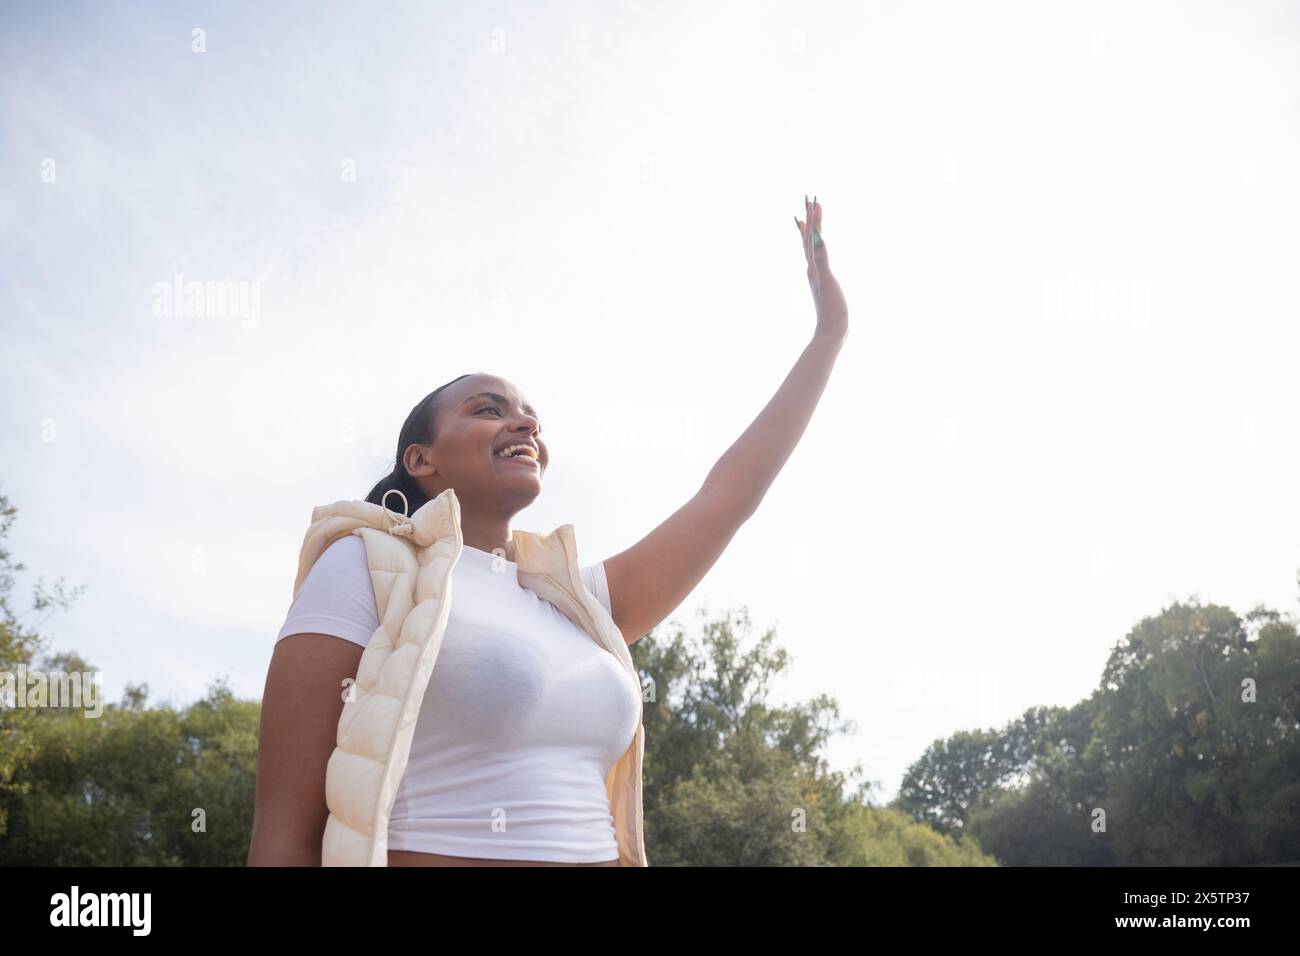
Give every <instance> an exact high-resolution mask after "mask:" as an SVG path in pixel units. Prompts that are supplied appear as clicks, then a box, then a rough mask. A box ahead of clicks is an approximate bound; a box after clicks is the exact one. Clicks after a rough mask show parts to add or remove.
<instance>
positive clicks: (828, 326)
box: [794, 196, 849, 338]
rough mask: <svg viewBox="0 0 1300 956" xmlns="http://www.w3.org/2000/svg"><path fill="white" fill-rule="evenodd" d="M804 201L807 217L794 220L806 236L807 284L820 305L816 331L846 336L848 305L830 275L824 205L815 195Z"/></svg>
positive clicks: (817, 305) (838, 336)
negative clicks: (823, 233) (823, 231)
mask: <svg viewBox="0 0 1300 956" xmlns="http://www.w3.org/2000/svg"><path fill="white" fill-rule="evenodd" d="M803 202H804V215H805V216H807V217H808V218H807V219H806V220H805V221H802V222H801V221H800V220H799V217H798V216H796V217H795V220H794V222H795V225H796V226H798V227H799V235H800V237H801V238H802V239H803V254H804V258H805V259H807V260H808V285H809V286H810V287H811V288H812V294H813V303H814V304H815V305H816V307H817V332H816V334H817V335H828V336H834V337H837V338H843V337H844V336H845V334H847V333H848V330H849V306H848V303H847V302H845V301H844V292H843V291H842V290H841V289H840V284H839V283H838V282H836V281H835V276H833V275H831V264H830V259H829V257H828V256H827V255H826V243H825V241H824V240H823V239H822V236H821V224H822V206H821V203H819V202H817V197H816V196H814V197H813V201H812V202H811V203H810V202H808V197H807V196H804V197H803Z"/></svg>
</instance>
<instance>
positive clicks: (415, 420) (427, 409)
mask: <svg viewBox="0 0 1300 956" xmlns="http://www.w3.org/2000/svg"><path fill="white" fill-rule="evenodd" d="M477 374H481V373H478V372H466V373H465V374H464V375H457V376H456V377H455V378H453V379H452V380H451V381H450V382H447V383H446V384H445V385H439V386H438V387H437V388H435V389H434V390H433V391H432V392H430V393H429V394H428V395H426V396H424V398H422V399H420V402H419V404H417V405H416V406H415V407H414V408H413V409H411V413H410V414H409V415H407V416H406V421H405V422H403V423H402V430H401V432H400V433H399V434H398V436H397V455H396V456H395V457H394V460H393V470H392V471H390V472H389V473H388V474H387V475H385V476H384V477H383V478H380V479H379V481H378V482H376V483H375V486H374V487H373V488H371V489H370V494H368V495H366V501H369V502H370V503H371V504H375V505H385V506H386V507H388V508H389V509H391V510H393V511H397V512H400V511H401V510H402V499H401V498H400V497H398V496H397V495H389V498H388V501H387V502H385V501H383V497H384V493H385V492H387V491H392V490H393V489H397V490H398V491H400V492H401V493H402V494H404V495H405V496H406V504H407V512H406V513H407V515H408V516H409V515H413V514H415V513H416V512H417V511H419V510H420V507H421V506H422V505H424V504H425V503H426V502H428V500H429V496H428V495H426V494H425V493H424V491H423V490H421V488H420V486H419V484H418V483H417V482H416V480H415V479H414V478H412V477H411V474H410V472H408V471H407V470H406V465H405V463H404V462H403V461H402V454H403V452H405V451H406V449H407V448H409V447H411V446H412V445H427V444H429V443H430V442H432V441H433V423H434V419H435V418H437V417H438V416H437V408H436V405H437V401H438V393H439V392H441V391H442V390H443V389H444V388H446V387H447V385H451V384H452V383H453V382H459V381H460V380H461V379H462V378H468V377H469V376H471V375H477Z"/></svg>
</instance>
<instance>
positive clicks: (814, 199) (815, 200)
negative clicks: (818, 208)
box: [813, 195, 817, 206]
mask: <svg viewBox="0 0 1300 956" xmlns="http://www.w3.org/2000/svg"><path fill="white" fill-rule="evenodd" d="M813 205H814V206H815V205H817V197H816V195H814V196H813Z"/></svg>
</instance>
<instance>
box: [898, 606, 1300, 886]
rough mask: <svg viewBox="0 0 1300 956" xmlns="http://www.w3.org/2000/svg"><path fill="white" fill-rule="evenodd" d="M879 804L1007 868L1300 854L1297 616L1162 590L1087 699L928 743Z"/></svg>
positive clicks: (1200, 862)
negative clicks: (975, 845) (959, 839)
mask: <svg viewBox="0 0 1300 956" xmlns="http://www.w3.org/2000/svg"><path fill="white" fill-rule="evenodd" d="M892 806H894V807H895V808H896V809H899V810H902V811H905V812H907V813H908V814H909V815H911V816H912V817H913V818H914V819H916V820H923V821H926V822H929V823H931V824H932V825H933V826H934V827H935V828H936V829H937V830H940V831H941V832H945V833H969V834H971V835H974V836H975V837H977V838H978V839H979V842H980V845H981V846H983V847H984V848H985V849H986V850H988V851H989V852H991V853H993V854H994V856H996V857H997V858H998V859H999V860H1000V861H1002V862H1004V863H1007V864H1010V865H1017V866H1053V865H1056V866H1080V865H1119V866H1137V865H1160V866H1169V865H1177V866H1207V865H1217V866H1232V865H1242V864H1250V863H1271V862H1289V861H1294V860H1297V859H1300V634H1298V633H1297V627H1296V622H1295V621H1294V620H1289V619H1284V618H1283V616H1282V615H1281V614H1279V613H1278V612H1276V611H1271V610H1266V609H1264V608H1262V607H1260V608H1256V609H1254V610H1253V611H1251V612H1250V613H1249V614H1247V615H1246V617H1245V618H1244V619H1242V618H1241V617H1239V616H1238V615H1236V614H1235V613H1233V612H1232V611H1231V610H1230V609H1228V608H1226V607H1221V606H1219V605H1214V604H1209V605H1202V604H1201V603H1200V602H1199V601H1196V600H1189V601H1188V602H1185V603H1184V602H1175V603H1173V604H1172V605H1171V606H1169V607H1167V608H1165V609H1164V610H1163V611H1162V612H1161V613H1160V614H1159V615H1156V616H1154V617H1148V618H1145V619H1144V620H1143V621H1142V622H1141V623H1139V624H1138V625H1137V626H1136V627H1134V628H1133V629H1132V630H1131V631H1130V632H1129V633H1128V635H1127V637H1126V638H1125V640H1123V641H1121V642H1119V643H1118V644H1117V645H1116V646H1115V648H1114V649H1113V650H1112V652H1111V654H1110V658H1109V660H1108V661H1107V662H1106V666H1105V668H1104V669H1103V671H1102V676H1101V681H1100V685H1099V686H1098V688H1097V689H1096V690H1095V691H1094V692H1093V693H1092V695H1090V697H1089V698H1088V699H1087V700H1084V701H1082V702H1080V703H1079V704H1077V705H1075V706H1074V707H1071V708H1061V707H1055V708H1034V709H1031V710H1030V711H1027V712H1026V713H1025V714H1024V715H1022V716H1021V717H1020V718H1019V719H1017V720H1015V721H1012V722H1011V723H1010V724H1009V725H1008V726H1007V727H1005V728H1004V729H1003V730H1001V731H975V732H963V733H959V734H955V735H954V736H952V737H951V738H949V739H947V740H944V741H937V742H936V743H935V744H933V745H931V747H930V748H929V749H927V751H926V752H925V754H924V755H922V757H921V759H920V760H918V761H917V762H916V763H915V764H913V765H912V767H910V768H909V769H908V772H907V774H906V776H905V778H904V781H903V785H902V787H901V788H900V791H899V796H898V798H897V800H896V801H895V802H894V803H893V804H892Z"/></svg>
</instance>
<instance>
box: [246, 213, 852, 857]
mask: <svg viewBox="0 0 1300 956" xmlns="http://www.w3.org/2000/svg"><path fill="white" fill-rule="evenodd" d="M805 208H806V211H807V217H808V218H807V220H806V221H801V220H799V219H797V218H796V220H795V222H796V224H797V226H798V227H799V233H800V238H801V240H802V244H803V250H804V256H805V260H806V262H807V268H808V272H807V275H808V282H809V286H810V288H811V290H812V293H813V302H814V304H815V306H816V316H817V324H816V329H815V331H814V334H813V336H812V341H811V342H810V343H809V344H808V345H807V347H806V348H805V349H804V351H803V353H802V354H801V355H800V357H799V360H798V361H797V362H796V363H795V366H794V368H793V369H792V370H791V372H790V373H789V375H787V377H786V379H785V381H784V382H783V383H782V385H781V388H780V389H779V390H778V391H777V393H776V395H775V396H774V397H773V398H772V400H771V401H770V402H768V404H767V406H766V407H765V408H764V409H763V411H762V413H761V414H760V415H759V416H758V417H757V418H756V419H755V420H754V422H753V424H751V425H750V426H749V428H748V429H746V431H745V432H744V433H743V434H742V435H741V436H740V438H739V439H737V440H736V442H735V443H733V445H732V446H731V447H730V448H729V449H727V451H726V452H725V453H724V454H723V455H722V457H721V458H720V459H719V460H718V462H717V464H715V465H714V467H713V469H712V470H711V471H710V472H709V474H708V475H707V476H706V477H705V480H704V482H703V484H702V485H701V486H700V489H699V490H698V491H697V492H696V493H695V495H694V496H692V498H691V499H690V500H689V501H687V502H686V503H685V504H684V505H683V506H681V507H680V508H678V509H677V510H676V511H675V512H673V513H672V514H671V515H669V516H668V517H667V518H666V519H665V520H664V521H662V522H661V523H660V524H659V525H658V526H657V527H656V528H654V529H653V530H652V531H651V532H650V533H649V534H647V535H646V536H645V537H644V538H642V539H641V540H640V541H638V542H637V543H636V544H634V545H633V546H632V547H630V548H628V549H626V550H624V551H622V552H620V553H619V554H616V555H614V556H613V557H611V558H609V559H607V560H605V561H601V562H598V563H596V564H591V565H586V566H580V565H579V563H578V555H577V544H576V538H575V536H574V532H573V526H572V525H563V526H561V527H559V528H557V529H556V530H555V531H553V532H551V533H550V534H549V535H540V534H535V533H532V532H526V531H518V530H516V531H512V530H511V527H510V525H511V521H512V520H513V518H514V516H515V515H517V514H518V513H519V512H520V511H522V510H523V509H524V508H526V507H527V506H528V505H530V504H532V502H533V501H535V500H536V498H537V496H538V495H539V494H540V493H541V490H542V478H543V476H544V475H545V473H546V468H547V464H548V460H549V454H548V451H547V447H546V442H545V441H544V440H543V439H542V426H541V421H540V420H539V417H538V414H537V411H536V409H534V408H533V406H532V405H530V404H528V403H527V402H526V401H525V400H524V398H523V396H522V395H521V394H520V392H519V391H518V389H516V388H515V387H514V385H512V384H511V383H510V382H507V381H506V380H505V379H502V378H498V377H496V376H492V375H488V374H486V373H482V372H476V373H472V374H467V375H461V376H459V377H458V378H455V379H452V380H451V381H450V382H447V383H446V384H445V385H442V386H439V387H438V388H437V389H435V390H434V391H432V392H430V393H429V394H428V395H426V396H425V397H424V398H423V399H422V400H421V401H420V402H419V404H417V405H416V406H415V407H414V408H412V409H411V412H410V414H409V415H408V416H407V418H406V421H405V422H404V423H403V425H402V428H401V431H400V433H399V435H398V441H397V449H396V453H395V455H394V458H393V466H392V469H391V470H390V471H389V473H388V474H387V475H386V476H384V477H383V478H382V479H380V481H378V482H377V483H376V484H375V486H374V487H373V488H372V489H371V490H370V493H369V494H368V495H367V496H366V500H365V501H364V502H347V501H344V502H336V503H335V504H333V505H329V506H324V507H321V508H317V509H316V511H315V512H314V513H313V524H312V526H311V527H310V528H309V529H308V533H307V535H306V537H305V538H304V542H303V550H302V554H301V556H300V559H299V574H298V580H297V582H295V598H297V597H298V596H299V593H300V592H302V593H313V594H320V595H322V596H325V595H333V596H334V599H335V600H336V602H337V603H336V605H335V606H334V607H332V608H331V607H329V606H328V604H329V602H328V600H327V601H326V605H327V606H326V609H325V610H324V611H323V612H319V613H313V614H305V615H304V616H303V617H302V619H301V620H300V621H299V622H297V623H291V622H286V624H285V628H283V629H282V631H281V634H280V637H281V638H282V639H281V640H280V641H279V642H278V644H277V648H276V651H275V654H274V655H273V657H272V662H271V669H270V672H269V674H268V677H267V690H266V694H265V695H264V704H263V711H262V713H263V726H262V736H261V739H260V740H259V746H258V775H257V801H256V805H255V808H254V825H253V833H254V835H253V843H252V846H251V847H250V850H249V862H250V863H272V864H274V863H276V862H286V861H289V862H318V863H319V862H327V863H330V862H333V863H347V862H352V861H363V862H366V863H368V864H369V865H384V864H385V863H387V864H388V865H391V866H503V865H511V864H514V865H527V866H547V865H549V866H618V865H624V866H648V865H649V862H648V860H647V859H646V855H645V847H644V839H643V833H642V806H641V777H642V757H643V753H644V725H643V720H642V718H643V714H644V705H643V699H642V694H641V687H640V677H639V675H638V674H637V672H636V668H635V665H634V663H633V661H632V657H631V653H630V652H629V650H628V645H629V644H632V643H634V642H636V641H637V640H639V639H640V638H641V637H642V636H643V635H645V634H646V633H648V632H649V631H650V630H651V629H652V628H653V627H655V626H656V625H658V624H659V623H660V622H661V621H662V620H663V619H664V618H666V617H667V616H668V614H670V613H671V612H672V610H673V609H674V608H675V607H677V606H678V605H679V604H680V603H681V602H682V601H683V600H684V599H685V598H686V596H687V595H688V594H689V593H690V592H691V590H692V589H694V587H695V586H696V585H697V584H698V583H699V582H700V580H701V579H702V578H703V577H704V575H705V574H707V573H708V571H709V569H710V568H711V567H712V566H713V565H714V563H715V562H716V561H717V559H718V557H719V556H720V555H721V554H722V552H723V550H724V549H725V548H726V546H727V545H728V543H729V542H730V541H731V539H732V537H733V536H734V535H735V533H736V531H737V530H738V529H739V528H740V526H741V525H742V524H743V523H744V522H745V521H746V520H747V519H748V518H749V517H750V515H752V514H753V513H754V510H755V509H756V508H757V507H758V505H759V502H760V501H761V500H762V498H763V495H764V494H765V492H766V490H767V488H768V487H769V486H770V485H771V483H772V481H773V480H774V479H775V477H776V475H777V473H778V472H779V471H780V469H781V468H782V467H783V465H784V463H785V461H786V459H787V458H788V457H789V455H790V453H791V451H792V450H793V449H794V446H795V444H796V443H797V442H798V440H799V438H800V436H801V435H802V433H803V431H804V429H805V427H806V426H807V424H808V421H809V419H810V418H811V416H812V412H813V409H814V408H815V407H816V405H817V402H818V400H819V399H820V397H821V394H822V391H823V390H824V388H825V385H826V382H827V379H828V378H829V376H830V370H831V367H832V366H833V364H834V361H835V358H836V356H837V355H838V353H839V349H840V347H841V346H842V345H843V343H844V339H845V337H846V335H847V330H848V310H847V306H846V304H845V300H844V296H843V293H842V292H841V291H840V288H839V284H838V283H837V282H836V281H835V278H834V277H833V276H832V275H831V273H830V267H829V262H828V259H827V247H826V242H825V240H824V239H823V238H822V235H821V228H820V227H821V207H820V205H818V204H817V202H816V201H815V197H814V201H813V202H812V203H806V202H805ZM390 496H391V497H395V498H398V499H401V505H402V510H401V512H400V514H399V513H396V512H395V511H393V510H390V505H389V499H390ZM449 539H450V541H451V543H452V544H453V545H454V547H452V548H448V547H447V544H448V541H449ZM340 545H344V547H345V548H350V549H351V552H350V553H351V557H350V558H349V557H348V556H347V553H346V552H345V551H343V550H341V549H339V546H340ZM405 545H410V546H411V551H410V552H409V553H408V552H407V551H404V550H403V547H404V546H405ZM448 558H451V559H452V560H450V561H449V560H448ZM343 559H346V560H348V561H350V565H349V567H350V568H351V570H350V571H349V572H348V575H349V576H348V577H347V579H346V581H345V583H344V584H342V585H341V586H339V587H337V588H333V587H322V586H321V585H320V579H317V580H316V584H315V585H314V589H308V587H307V585H308V583H309V582H311V581H312V580H313V579H312V574H313V573H315V572H316V571H317V570H319V569H320V568H325V567H328V566H330V562H334V561H336V560H343ZM367 588H369V590H368V591H367V590H366V589H367ZM394 602H396V603H394ZM391 608H396V610H392V611H390V609H391ZM362 612H364V613H362ZM356 613H362V616H361V619H360V621H359V623H355V624H354V625H350V627H352V630H351V631H347V632H343V633H339V629H338V628H335V633H336V637H330V636H329V632H328V631H326V630H322V628H324V627H326V626H327V625H328V624H329V622H330V621H331V620H333V619H334V618H335V617H336V616H337V615H343V616H346V615H348V614H354V615H355V614H356ZM367 614H369V615H373V616H371V617H367V616H366V615H367ZM292 617H293V614H292V611H291V618H292ZM412 622H414V623H412ZM308 625H310V627H308ZM347 633H353V634H355V635H357V636H360V637H366V635H367V634H369V635H370V636H369V637H366V643H367V646H366V648H365V652H364V654H358V652H357V651H356V650H355V649H354V647H340V646H339V645H340V642H339V641H338V640H337V636H344V637H345V638H346V636H347ZM380 675H382V676H383V677H384V678H385V679H384V680H382V681H381V680H380V679H379V676H380ZM340 683H343V684H345V685H348V684H353V685H355V686H354V687H351V688H350V690H352V689H355V690H357V691H358V693H361V694H362V695H363V696H362V697H361V699H360V703H357V699H356V698H355V697H353V698H351V700H352V702H353V705H354V706H353V708H352V709H351V710H349V709H348V705H347V704H346V703H345V704H344V706H343V707H342V708H340V707H339V706H338V704H337V703H335V702H333V701H329V700H326V699H324V698H325V697H327V696H328V695H324V692H325V691H326V690H329V689H330V688H331V687H337V686H339V684H340ZM394 686H396V687H403V688H411V690H408V691H406V693H407V694H408V696H407V697H403V698H398V697H396V696H395V695H394V693H393V691H392V690H391V688H392V687H394ZM384 694H387V695H388V698H389V700H387V701H385V702H383V704H382V705H378V706H374V707H368V706H367V704H368V702H369V701H370V700H373V699H374V697H375V696H376V695H384ZM322 695H323V696H322ZM346 696H347V695H345V697H346ZM311 702H315V703H311ZM417 708H418V718H419V719H418V720H415V719H414V717H415V713H414V711H415V710H416V709H417ZM336 730H337V733H335V731H336ZM375 740H381V741H392V743H391V744H390V745H389V750H387V751H382V752H376V751H375V748H374V746H373V741H375ZM376 762H378V764H379V768H378V771H376V768H375V763H376ZM376 804H377V805H376ZM286 834H287V836H286ZM322 840H323V844H324V849H323V850H322Z"/></svg>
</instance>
